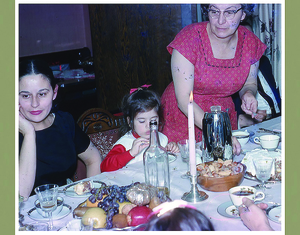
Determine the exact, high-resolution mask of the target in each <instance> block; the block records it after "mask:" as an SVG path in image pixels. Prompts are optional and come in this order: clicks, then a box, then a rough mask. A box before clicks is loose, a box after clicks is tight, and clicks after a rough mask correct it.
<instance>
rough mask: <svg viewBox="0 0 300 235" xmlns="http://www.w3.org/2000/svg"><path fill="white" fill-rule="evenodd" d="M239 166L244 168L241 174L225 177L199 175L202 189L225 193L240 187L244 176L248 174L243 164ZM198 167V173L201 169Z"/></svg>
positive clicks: (198, 180) (198, 178) (208, 163)
mask: <svg viewBox="0 0 300 235" xmlns="http://www.w3.org/2000/svg"><path fill="white" fill-rule="evenodd" d="M205 164H207V165H211V164H212V162H206V163H205ZM238 164H239V166H240V167H241V166H242V169H240V172H239V173H236V174H233V175H228V176H224V177H213V176H203V175H201V174H199V176H198V177H197V182H198V184H199V185H200V186H201V188H203V189H205V190H208V191H212V192H224V191H228V190H229V189H230V188H232V187H235V186H238V185H240V184H241V182H242V181H243V179H244V175H245V172H246V166H245V165H244V164H242V163H238ZM199 165H200V164H198V165H197V171H198V168H199Z"/></svg>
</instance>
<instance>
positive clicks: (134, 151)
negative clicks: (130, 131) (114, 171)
mask: <svg viewBox="0 0 300 235" xmlns="http://www.w3.org/2000/svg"><path fill="white" fill-rule="evenodd" d="M148 146H149V140H148V139H146V138H143V137H140V138H138V139H135V140H134V141H133V143H132V148H131V149H130V150H129V153H130V154H131V156H133V157H135V156H136V155H138V154H139V153H140V152H141V151H142V150H143V149H144V148H146V147H148Z"/></svg>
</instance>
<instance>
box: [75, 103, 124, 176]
mask: <svg viewBox="0 0 300 235" xmlns="http://www.w3.org/2000/svg"><path fill="white" fill-rule="evenodd" d="M123 122H124V119H123V116H122V115H121V116H114V115H113V114H111V113H110V112H108V111H107V110H105V109H102V108H91V109H88V110H86V111H85V112H84V113H83V114H82V115H81V116H80V117H79V118H78V121H77V124H78V125H79V127H80V128H81V129H82V130H83V131H84V132H85V133H86V134H88V136H89V137H90V139H91V142H92V143H93V144H94V145H95V146H96V147H97V149H98V150H99V152H100V155H101V157H102V159H103V158H104V157H105V156H106V154H107V153H108V151H109V150H110V148H111V147H112V145H113V144H114V143H115V142H116V141H117V140H118V138H119V134H118V133H119V132H118V131H119V128H120V126H121V125H122V124H123ZM99 167H100V166H99ZM86 177H87V175H86V166H85V164H84V163H83V162H82V161H81V160H80V159H78V160H77V169H76V172H75V174H74V176H73V181H79V180H82V179H85V178H86Z"/></svg>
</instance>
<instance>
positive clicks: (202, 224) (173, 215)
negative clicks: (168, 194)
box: [145, 207, 214, 231]
mask: <svg viewBox="0 0 300 235" xmlns="http://www.w3.org/2000/svg"><path fill="white" fill-rule="evenodd" d="M145 230H146V231H214V227H213V226H212V223H211V222H210V220H209V219H208V218H207V217H206V216H205V215H204V214H202V213H201V212H200V211H198V210H195V209H193V208H188V207H184V208H181V207H179V208H175V209H173V210H170V211H168V212H166V213H164V214H162V215H160V216H159V217H157V216H156V215H153V216H152V217H151V218H150V220H149V222H148V223H147V226H146V228H145Z"/></svg>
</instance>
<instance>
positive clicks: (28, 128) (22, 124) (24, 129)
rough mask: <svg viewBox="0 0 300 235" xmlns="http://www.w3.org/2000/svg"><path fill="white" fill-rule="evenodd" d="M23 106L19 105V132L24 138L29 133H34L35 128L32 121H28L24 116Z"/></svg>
mask: <svg viewBox="0 0 300 235" xmlns="http://www.w3.org/2000/svg"><path fill="white" fill-rule="evenodd" d="M21 108H22V107H21V106H20V105H19V132H21V133H22V135H23V136H24V135H25V134H27V133H30V132H34V127H33V125H32V123H31V122H30V121H28V120H27V119H26V118H25V117H24V115H23V114H22V112H21V111H20V110H21Z"/></svg>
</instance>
